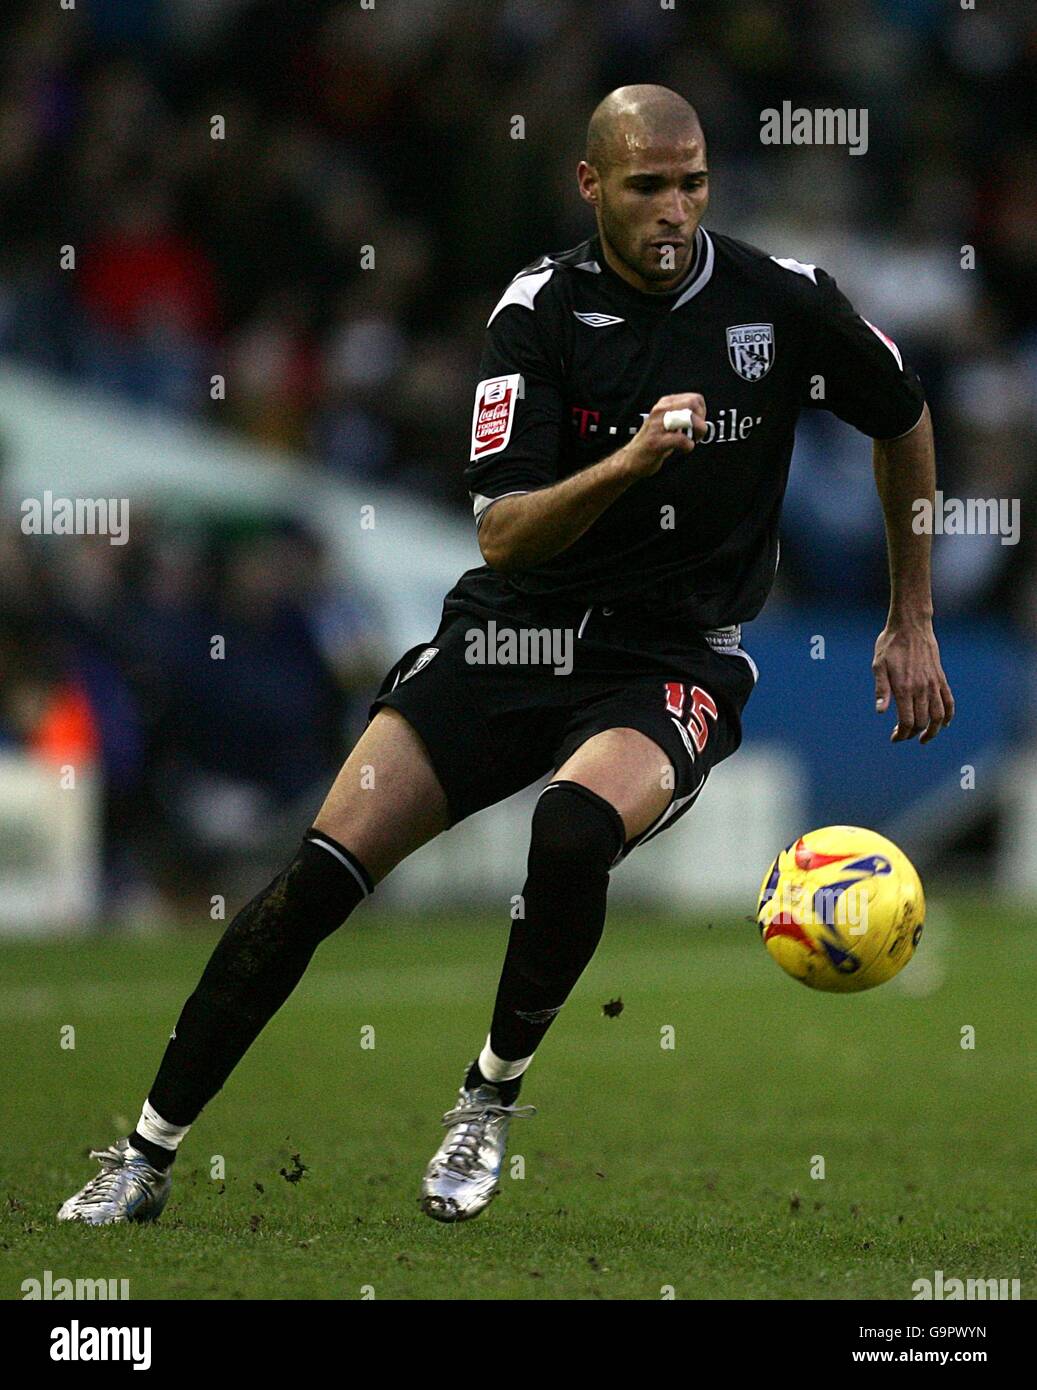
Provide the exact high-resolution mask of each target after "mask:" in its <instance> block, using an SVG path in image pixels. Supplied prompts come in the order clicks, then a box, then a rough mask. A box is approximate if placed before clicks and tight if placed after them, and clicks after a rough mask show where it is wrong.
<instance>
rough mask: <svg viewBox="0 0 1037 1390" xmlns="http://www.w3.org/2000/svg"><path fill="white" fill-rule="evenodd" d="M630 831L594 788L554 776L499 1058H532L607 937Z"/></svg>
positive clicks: (509, 968)
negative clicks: (614, 876)
mask: <svg viewBox="0 0 1037 1390" xmlns="http://www.w3.org/2000/svg"><path fill="white" fill-rule="evenodd" d="M625 838H626V837H625V832H624V828H623V820H622V817H621V816H620V814H619V812H618V811H617V810H616V809H615V807H614V806H612V805H611V804H610V803H609V802H607V801H606V800H605V799H604V798H603V797H600V796H598V795H597V793H596V792H592V791H590V790H589V789H588V788H587V787H583V786H581V785H580V784H579V783H577V782H551V783H550V784H549V785H548V786H547V787H545V788H544V790H543V792H542V793H541V796H540V800H539V801H538V802H537V804H536V809H535V811H534V812H533V824H532V835H531V840H530V847H529V861H528V865H527V878H526V883H525V887H524V888H523V890H522V904H523V910H524V913H525V915H524V917H521V918H517V919H516V920H515V921H514V922H513V923H512V927H511V936H510V937H509V940H508V950H507V954H506V956H505V958H504V970H503V973H502V975H501V979H500V985H499V986H498V989H497V1001H496V1004H495V1005H494V1010H493V1022H492V1024H491V1025H490V1039H489V1046H490V1049H491V1050H492V1052H493V1055H494V1056H495V1057H497V1058H499V1059H501V1060H506V1061H511V1060H514V1061H518V1060H521V1059H524V1058H527V1057H532V1055H533V1053H534V1052H535V1051H536V1049H537V1047H538V1046H539V1044H540V1041H541V1039H542V1038H543V1036H544V1034H545V1033H546V1032H547V1030H548V1028H550V1026H551V1023H552V1022H553V1020H554V1018H555V1015H556V1014H557V1013H558V1011H559V1010H560V1009H561V1007H562V1005H563V1004H564V1003H565V1001H566V999H567V998H568V997H569V992H570V991H571V990H572V988H573V986H574V985H575V984H576V981H577V980H578V979H579V978H580V976H581V975H582V974H583V971H584V968H585V967H586V965H587V963H588V962H589V961H590V959H591V957H592V956H593V954H594V951H595V949H596V948H597V945H598V942H599V941H600V940H601V933H602V930H603V928H604V925H605V901H606V897H607V895H608V879H609V870H610V868H611V867H612V864H613V863H614V861H615V859H616V856H617V855H618V854H619V852H620V850H621V849H622V848H623V845H624V843H625ZM494 1084H495V1085H496V1084H498V1083H496V1082H495V1083H494Z"/></svg>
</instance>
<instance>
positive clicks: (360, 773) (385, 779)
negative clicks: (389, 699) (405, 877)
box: [314, 709, 450, 883]
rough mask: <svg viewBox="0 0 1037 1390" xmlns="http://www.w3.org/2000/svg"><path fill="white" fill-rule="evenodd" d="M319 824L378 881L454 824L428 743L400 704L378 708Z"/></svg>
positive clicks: (340, 775) (322, 810) (343, 769)
mask: <svg viewBox="0 0 1037 1390" xmlns="http://www.w3.org/2000/svg"><path fill="white" fill-rule="evenodd" d="M314 824H315V825H316V827H317V829H318V830H323V831H325V832H326V833H327V834H328V835H330V836H331V837H332V838H333V839H335V840H337V841H338V842H339V844H342V845H345V847H346V848H347V849H348V850H349V851H350V852H351V853H353V854H355V855H356V856H357V858H358V859H359V860H360V862H361V864H363V866H364V868H365V869H366V870H367V872H368V873H369V874H370V875H371V877H372V879H373V880H374V881H375V883H377V882H378V881H379V879H382V878H384V877H385V876H386V874H387V873H389V871H390V870H391V869H394V868H395V867H396V865H397V864H399V863H400V861H401V860H403V859H406V857H407V855H408V854H412V853H413V852H414V851H415V850H416V849H420V847H421V846H422V845H423V844H425V842H426V841H427V840H431V839H433V838H434V837H435V836H436V835H438V834H439V833H440V831H442V830H445V829H446V828H447V826H448V825H449V824H450V813H449V809H448V806H447V799H446V795H445V793H444V791H443V788H442V786H441V785H440V782H439V779H438V777H437V776H436V774H435V772H434V770H433V768H432V763H431V761H430V760H429V756H428V752H427V750H426V748H425V745H424V743H423V742H422V740H421V738H420V736H419V735H418V733H417V731H416V730H415V729H414V727H413V725H411V724H410V723H409V722H408V720H407V719H405V718H404V716H403V715H402V714H400V713H399V711H398V710H394V709H380V710H379V711H378V712H377V713H376V714H375V716H374V718H373V719H372V720H371V722H370V724H368V726H367V728H366V729H365V730H364V732H363V734H362V735H361V737H360V738H359V739H358V740H357V743H356V746H355V747H354V749H353V751H352V753H350V755H349V757H348V758H347V759H346V761H345V763H344V765H343V767H342V770H341V772H340V773H339V774H338V776H337V777H336V778H335V782H334V785H333V786H332V788H331V790H330V791H329V792H328V795H327V797H326V799H325V801H324V805H323V806H322V807H321V809H320V813H319V814H318V816H317V819H316V821H315V822H314Z"/></svg>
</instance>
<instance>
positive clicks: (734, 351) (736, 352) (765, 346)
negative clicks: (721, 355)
mask: <svg viewBox="0 0 1037 1390" xmlns="http://www.w3.org/2000/svg"><path fill="white" fill-rule="evenodd" d="M727 355H728V357H729V358H730V361H731V366H732V367H734V369H735V371H736V372H737V373H738V375H739V376H740V377H741V378H742V379H743V380H744V381H760V380H761V379H762V378H763V377H765V376H766V375H767V373H768V372H769V371H770V369H771V367H772V366H773V365H774V325H773V324H772V323H739V324H736V325H735V326H734V327H733V328H729V329H728V330H727Z"/></svg>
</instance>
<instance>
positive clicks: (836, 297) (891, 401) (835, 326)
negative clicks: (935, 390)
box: [803, 270, 925, 439]
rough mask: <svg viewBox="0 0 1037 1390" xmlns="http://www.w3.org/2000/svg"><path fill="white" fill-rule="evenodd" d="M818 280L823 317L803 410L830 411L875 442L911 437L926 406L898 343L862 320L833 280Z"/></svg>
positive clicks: (819, 275)
mask: <svg viewBox="0 0 1037 1390" xmlns="http://www.w3.org/2000/svg"><path fill="white" fill-rule="evenodd" d="M815 275H816V283H817V287H818V291H819V297H818V310H819V314H818V322H817V332H816V335H815V338H814V343H813V348H812V351H811V352H810V354H809V355H808V381H807V384H806V388H805V399H804V400H803V405H804V406H805V407H808V408H809V407H814V408H815V409H822V410H830V411H832V413H833V414H835V415H838V416H839V418H840V420H845V421H846V422H847V424H850V425H853V426H854V428H855V429H858V430H860V431H861V432H862V433H863V434H867V435H870V436H871V438H872V439H896V438H897V437H898V436H900V435H902V434H907V433H908V431H909V430H912V429H913V428H914V427H915V425H916V424H917V423H918V421H919V419H920V418H921V415H922V409H923V407H924V405H925V393H924V392H923V390H922V384H921V382H920V381H919V380H918V377H917V376H916V375H915V373H914V372H913V371H912V370H911V368H910V367H908V366H905V364H904V361H903V359H902V358H901V355H900V349H899V348H898V347H897V345H896V343H895V342H894V341H893V340H892V338H888V337H887V336H886V334H885V333H883V332H882V330H881V329H879V328H876V327H875V325H874V324H873V323H869V322H868V320H867V319H864V318H861V316H860V314H858V313H857V311H856V309H854V307H853V305H852V304H851V303H850V301H849V300H848V299H847V298H846V296H845V295H844V294H843V292H842V290H840V288H839V286H838V285H837V284H836V283H835V281H834V280H833V279H832V277H831V276H830V275H827V274H826V273H825V272H824V271H823V270H816V271H815Z"/></svg>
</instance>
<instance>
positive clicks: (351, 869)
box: [148, 830, 373, 1125]
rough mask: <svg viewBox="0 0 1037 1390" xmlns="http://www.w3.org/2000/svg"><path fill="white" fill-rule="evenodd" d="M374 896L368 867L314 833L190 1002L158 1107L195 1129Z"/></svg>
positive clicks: (163, 1071) (162, 1077)
mask: <svg viewBox="0 0 1037 1390" xmlns="http://www.w3.org/2000/svg"><path fill="white" fill-rule="evenodd" d="M371 892H373V885H372V883H371V879H370V877H369V875H368V873H367V871H366V870H365V869H364V867H363V865H362V864H360V863H359V861H358V860H357V859H356V858H354V856H353V855H351V854H350V853H349V851H348V850H347V849H344V848H343V847H342V845H340V844H337V843H336V842H335V841H334V840H333V839H332V838H331V837H330V836H329V835H325V834H324V832H323V831H319V830H309V831H307V832H306V837H305V839H304V840H303V842H302V845H301V847H300V849H299V852H298V854H297V855H296V857H295V858H294V859H293V860H292V862H291V864H289V865H288V867H287V868H286V869H285V870H283V872H281V873H280V874H278V875H277V877H276V878H275V879H274V880H273V882H272V883H271V884H269V886H268V887H266V888H264V890H263V891H262V892H261V893H259V894H257V896H256V897H254V898H253V899H252V901H251V902H250V903H249V904H248V905H247V906H246V907H243V908H242V910H241V911H240V912H239V913H238V915H237V916H236V917H235V918H234V920H233V922H231V924H230V926H229V927H228V928H227V930H226V931H225V932H224V934H223V936H222V937H221V939H220V942H219V944H218V945H217V947H216V949H215V951H214V952H213V953H212V956H211V957H210V959H209V963H208V965H207V966H206V967H205V971H204V972H203V974H202V978H201V980H200V981H199V982H198V987H197V988H196V989H195V992H194V993H193V994H192V995H191V997H190V999H188V1001H187V1003H186V1004H185V1005H184V1008H183V1011H182V1013H181V1014H180V1017H179V1019H177V1024H176V1028H175V1029H174V1031H173V1035H172V1037H171V1039H170V1041H169V1045H168V1046H167V1048H166V1052H165V1056H164V1057H163V1058H162V1064H161V1066H160V1067H159V1070H158V1075H157V1077H156V1078H155V1084H154V1085H153V1086H152V1088H151V1090H150V1092H149V1093H148V1101H149V1103H150V1105H151V1106H152V1108H153V1109H154V1110H155V1111H156V1112H157V1113H158V1115H159V1116H161V1118H162V1120H163V1121H165V1122H167V1123H168V1124H169V1125H189V1124H191V1123H193V1121H194V1120H195V1119H196V1118H197V1117H198V1114H199V1113H200V1111H201V1110H202V1108H203V1106H205V1105H206V1104H207V1103H208V1102H209V1101H210V1100H211V1099H212V1097H213V1096H214V1095H215V1094H216V1093H217V1091H219V1089H220V1088H221V1087H222V1085H223V1083H224V1082H225V1081H226V1080H227V1077H228V1076H230V1074H231V1072H232V1071H233V1070H234V1068H235V1066H237V1064H238V1062H239V1061H240V1060H241V1058H242V1057H243V1056H244V1055H245V1053H246V1051H247V1050H248V1048H249V1047H250V1046H251V1044H252V1043H253V1042H254V1041H255V1039H256V1038H257V1037H258V1036H259V1034H260V1032H261V1031H262V1029H263V1028H264V1026H265V1025H266V1024H267V1023H268V1022H269V1021H270V1019H271V1018H272V1017H273V1016H274V1014H275V1013H276V1012H277V1010H278V1009H279V1008H280V1007H281V1005H282V1004H283V1003H284V1001H285V1000H286V999H287V998H288V996H289V995H290V994H291V992H292V990H293V989H294V988H295V986H296V985H297V984H298V983H299V981H300V980H301V979H302V976H303V973H304V971H305V970H306V967H307V965H309V963H310V958H311V957H312V955H313V953H314V951H315V950H316V949H317V947H318V946H319V945H320V943H321V942H322V941H323V940H324V939H325V937H327V936H330V935H331V933H332V932H333V931H334V930H335V929H336V928H337V927H338V926H340V925H341V924H342V923H343V922H344V921H345V920H346V918H347V917H348V916H349V914H350V913H351V912H352V911H353V909H354V908H355V907H356V906H357V904H358V903H359V902H360V901H361V900H362V899H363V898H366V897H367V896H368V895H369V894H370V893H371Z"/></svg>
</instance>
